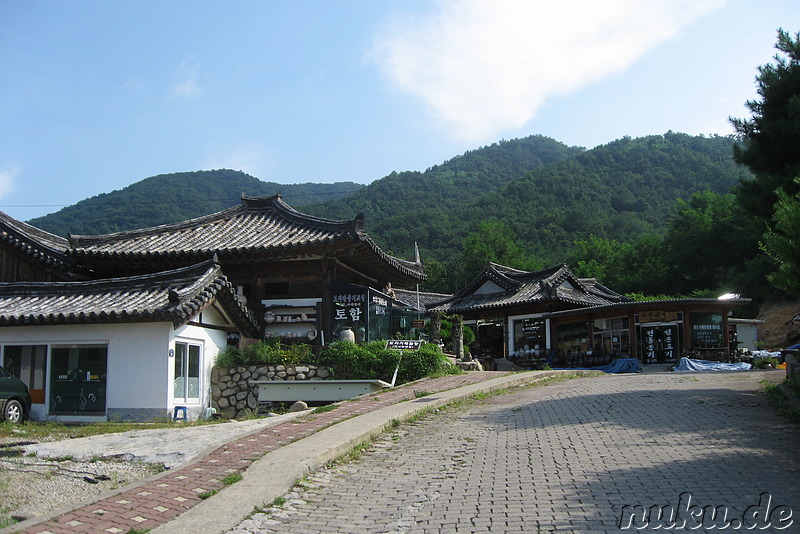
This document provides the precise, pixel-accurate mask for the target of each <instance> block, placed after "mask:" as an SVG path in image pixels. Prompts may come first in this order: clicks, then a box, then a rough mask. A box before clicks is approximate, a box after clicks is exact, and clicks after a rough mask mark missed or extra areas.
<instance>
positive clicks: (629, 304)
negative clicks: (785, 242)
mask: <svg viewBox="0 0 800 534" xmlns="http://www.w3.org/2000/svg"><path fill="white" fill-rule="evenodd" d="M751 302H752V299H749V298H744V297H740V298H733V299H723V300H721V299H715V298H674V299H659V300H640V301H633V300H630V299H627V300H625V301H624V302H613V303H609V304H605V305H603V306H596V307H593V308H592V309H591V311H592V312H593V313H594V312H606V311H612V310H623V309H632V310H634V312H636V311H638V310H647V309H659V308H665V307H669V308H674V307H675V306H686V305H689V306H694V307H700V306H712V307H713V308H716V309H722V310H725V309H733V308H738V307H740V306H746V305H748V304H750V303H751ZM582 311H585V310H563V311H557V312H553V313H549V314H547V317H563V316H567V315H571V314H576V313H581V312H582Z"/></svg>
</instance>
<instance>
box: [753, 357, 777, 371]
mask: <svg viewBox="0 0 800 534" xmlns="http://www.w3.org/2000/svg"><path fill="white" fill-rule="evenodd" d="M779 363H780V361H779V360H778V358H773V357H771V356H765V357H763V358H756V359H754V360H753V368H755V369H770V368H772V369H775V368H776V367H778V364H779Z"/></svg>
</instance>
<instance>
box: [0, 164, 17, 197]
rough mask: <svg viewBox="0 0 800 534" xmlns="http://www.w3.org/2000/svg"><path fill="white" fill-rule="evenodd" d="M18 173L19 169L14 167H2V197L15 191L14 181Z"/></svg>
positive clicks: (0, 178) (0, 174)
mask: <svg viewBox="0 0 800 534" xmlns="http://www.w3.org/2000/svg"><path fill="white" fill-rule="evenodd" d="M18 174H19V171H18V170H17V169H14V168H9V167H6V168H5V169H0V198H3V197H5V196H7V195H10V194H11V193H12V192H13V191H14V182H15V180H16V178H17V175H18Z"/></svg>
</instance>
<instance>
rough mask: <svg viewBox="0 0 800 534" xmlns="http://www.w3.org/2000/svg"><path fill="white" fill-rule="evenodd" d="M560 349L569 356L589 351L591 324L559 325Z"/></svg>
mask: <svg viewBox="0 0 800 534" xmlns="http://www.w3.org/2000/svg"><path fill="white" fill-rule="evenodd" d="M558 349H559V351H564V352H565V353H568V354H575V353H582V352H586V351H587V350H588V349H589V323H585V322H583V323H567V324H560V325H558Z"/></svg>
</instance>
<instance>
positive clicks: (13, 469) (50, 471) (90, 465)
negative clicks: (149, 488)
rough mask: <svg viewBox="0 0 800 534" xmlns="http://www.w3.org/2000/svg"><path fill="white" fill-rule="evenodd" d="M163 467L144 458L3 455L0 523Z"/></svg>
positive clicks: (44, 510)
mask: <svg viewBox="0 0 800 534" xmlns="http://www.w3.org/2000/svg"><path fill="white" fill-rule="evenodd" d="M5 452H10V451H5ZM163 469H164V468H163V466H161V465H156V464H145V463H142V462H124V461H102V460H101V461H94V462H81V461H76V460H64V459H62V460H48V459H44V458H37V457H32V456H18V457H10V456H5V457H0V503H2V504H0V526H4V525H5V524H13V523H14V522H15V521H20V520H23V519H27V518H29V517H33V516H36V515H41V514H44V513H47V512H49V511H52V510H57V509H59V508H62V507H64V506H67V505H70V504H73V503H78V502H81V501H85V500H88V499H90V498H91V497H96V496H99V495H102V494H103V493H106V492H108V491H111V490H114V489H116V488H119V487H122V486H126V485H128V484H131V483H133V482H136V481H138V480H141V479H143V478H147V477H149V476H152V475H154V474H156V473H158V472H160V471H163Z"/></svg>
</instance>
